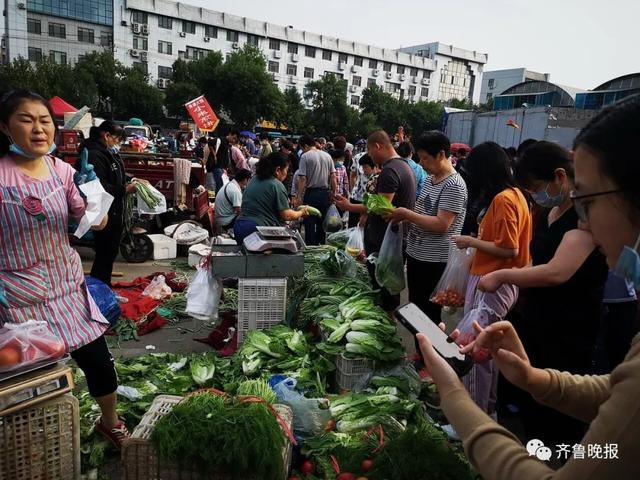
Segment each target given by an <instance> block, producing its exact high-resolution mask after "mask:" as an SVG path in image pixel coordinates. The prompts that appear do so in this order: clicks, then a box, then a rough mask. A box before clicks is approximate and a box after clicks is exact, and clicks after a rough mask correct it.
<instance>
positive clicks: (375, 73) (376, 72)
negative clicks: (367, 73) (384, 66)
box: [371, 68, 380, 77]
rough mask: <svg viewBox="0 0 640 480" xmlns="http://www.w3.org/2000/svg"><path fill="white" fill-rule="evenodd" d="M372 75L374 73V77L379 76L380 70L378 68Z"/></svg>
mask: <svg viewBox="0 0 640 480" xmlns="http://www.w3.org/2000/svg"><path fill="white" fill-rule="evenodd" d="M371 73H372V75H373V76H374V77H377V76H378V75H379V74H380V70H378V69H377V68H376V69H374V70H373V72H371Z"/></svg>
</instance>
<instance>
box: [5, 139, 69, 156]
mask: <svg viewBox="0 0 640 480" xmlns="http://www.w3.org/2000/svg"><path fill="white" fill-rule="evenodd" d="M56 148H58V146H57V145H56V144H55V142H54V143H52V144H51V146H50V147H49V150H48V151H47V153H46V155H49V154H51V153H53V152H55V150H56ZM9 151H10V152H11V153H14V154H16V155H20V156H21V157H25V158H38V157H40V156H41V155H31V154H29V153H27V152H25V151H24V150H23V149H22V148H20V147H19V146H18V144H17V143H12V144H11V145H9Z"/></svg>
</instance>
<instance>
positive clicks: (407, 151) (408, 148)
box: [396, 140, 451, 196]
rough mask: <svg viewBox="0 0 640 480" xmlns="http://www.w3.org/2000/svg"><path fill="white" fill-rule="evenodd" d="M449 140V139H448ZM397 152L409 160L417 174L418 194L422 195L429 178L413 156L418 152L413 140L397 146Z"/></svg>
mask: <svg viewBox="0 0 640 480" xmlns="http://www.w3.org/2000/svg"><path fill="white" fill-rule="evenodd" d="M447 141H448V140H447ZM396 152H398V156H399V157H400V158H403V159H404V160H406V161H407V163H408V164H409V166H410V167H411V170H413V173H414V175H415V176H416V195H417V196H420V193H421V192H422V188H423V187H424V184H425V182H426V180H427V172H426V171H425V169H424V168H422V165H419V164H418V163H417V162H416V161H415V160H414V159H413V156H414V154H415V153H416V152H415V150H414V149H413V145H411V142H407V141H405V142H402V143H400V144H399V145H398V147H397V148H396ZM449 163H451V162H449Z"/></svg>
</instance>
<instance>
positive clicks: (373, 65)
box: [369, 58, 378, 69]
mask: <svg viewBox="0 0 640 480" xmlns="http://www.w3.org/2000/svg"><path fill="white" fill-rule="evenodd" d="M369 68H374V69H375V68H378V61H377V60H373V59H371V58H370V59H369Z"/></svg>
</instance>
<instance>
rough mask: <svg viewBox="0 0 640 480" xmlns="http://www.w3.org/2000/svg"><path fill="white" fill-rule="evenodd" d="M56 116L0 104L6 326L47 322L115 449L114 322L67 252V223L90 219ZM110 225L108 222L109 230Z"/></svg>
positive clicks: (0, 274) (0, 320) (0, 265)
mask: <svg viewBox="0 0 640 480" xmlns="http://www.w3.org/2000/svg"><path fill="white" fill-rule="evenodd" d="M55 130H56V129H55V124H54V122H53V115H52V114H51V108H50V106H49V105H48V103H47V101H46V100H45V99H43V98H42V97H40V96H39V95H36V94H33V93H30V92H26V91H12V92H9V93H7V94H6V95H4V97H3V98H2V99H0V293H1V292H3V291H4V301H3V302H0V324H4V323H5V322H11V323H22V322H26V321H27V320H31V319H33V320H44V321H46V322H47V323H48V325H49V328H50V330H51V332H52V333H53V334H54V335H56V336H57V337H58V338H60V339H61V340H62V341H63V342H64V344H65V345H66V348H67V351H69V352H70V354H71V356H72V358H73V359H74V360H75V361H76V362H77V363H78V365H79V366H80V368H81V369H82V370H83V372H84V373H85V376H86V379H87V384H88V387H89V392H90V393H91V395H92V396H93V397H94V398H95V399H96V402H97V403H98V405H99V406H100V408H101V410H102V416H101V418H100V419H98V421H97V422H96V429H97V430H98V431H99V432H101V433H102V434H104V435H105V436H106V437H107V438H108V439H109V440H111V441H112V442H113V443H114V444H115V445H116V446H117V447H120V446H121V444H122V442H123V441H124V440H125V439H126V438H127V437H128V435H129V434H128V432H127V429H126V427H125V425H124V423H123V422H122V421H121V420H120V419H119V418H118V415H117V413H116V389H117V377H116V372H115V367H114V363H113V358H112V357H111V354H110V352H109V350H108V348H107V344H106V341H105V339H104V336H103V334H104V332H105V330H106V329H107V328H108V322H107V321H106V320H105V318H104V317H103V316H102V315H101V313H100V310H99V309H98V307H97V306H96V304H95V302H94V301H93V299H92V298H91V296H90V295H89V293H88V292H87V288H86V285H85V280H84V274H83V269H82V263H81V261H80V257H79V255H78V253H77V252H75V251H74V250H73V249H71V247H70V246H69V240H68V238H67V223H68V222H67V221H68V217H69V215H71V216H73V217H76V218H79V217H81V216H82V215H83V214H84V210H85V202H84V200H83V199H82V197H81V196H80V193H79V191H78V189H77V188H76V186H75V184H74V181H73V176H74V173H75V172H74V170H73V168H72V167H71V166H69V165H67V164H66V163H64V162H63V161H61V160H57V159H55V158H54V157H52V156H51V155H50V153H51V152H52V151H53V150H55V144H54V137H55ZM105 225H106V217H105V221H104V222H103V225H101V227H99V228H104V226H105Z"/></svg>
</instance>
